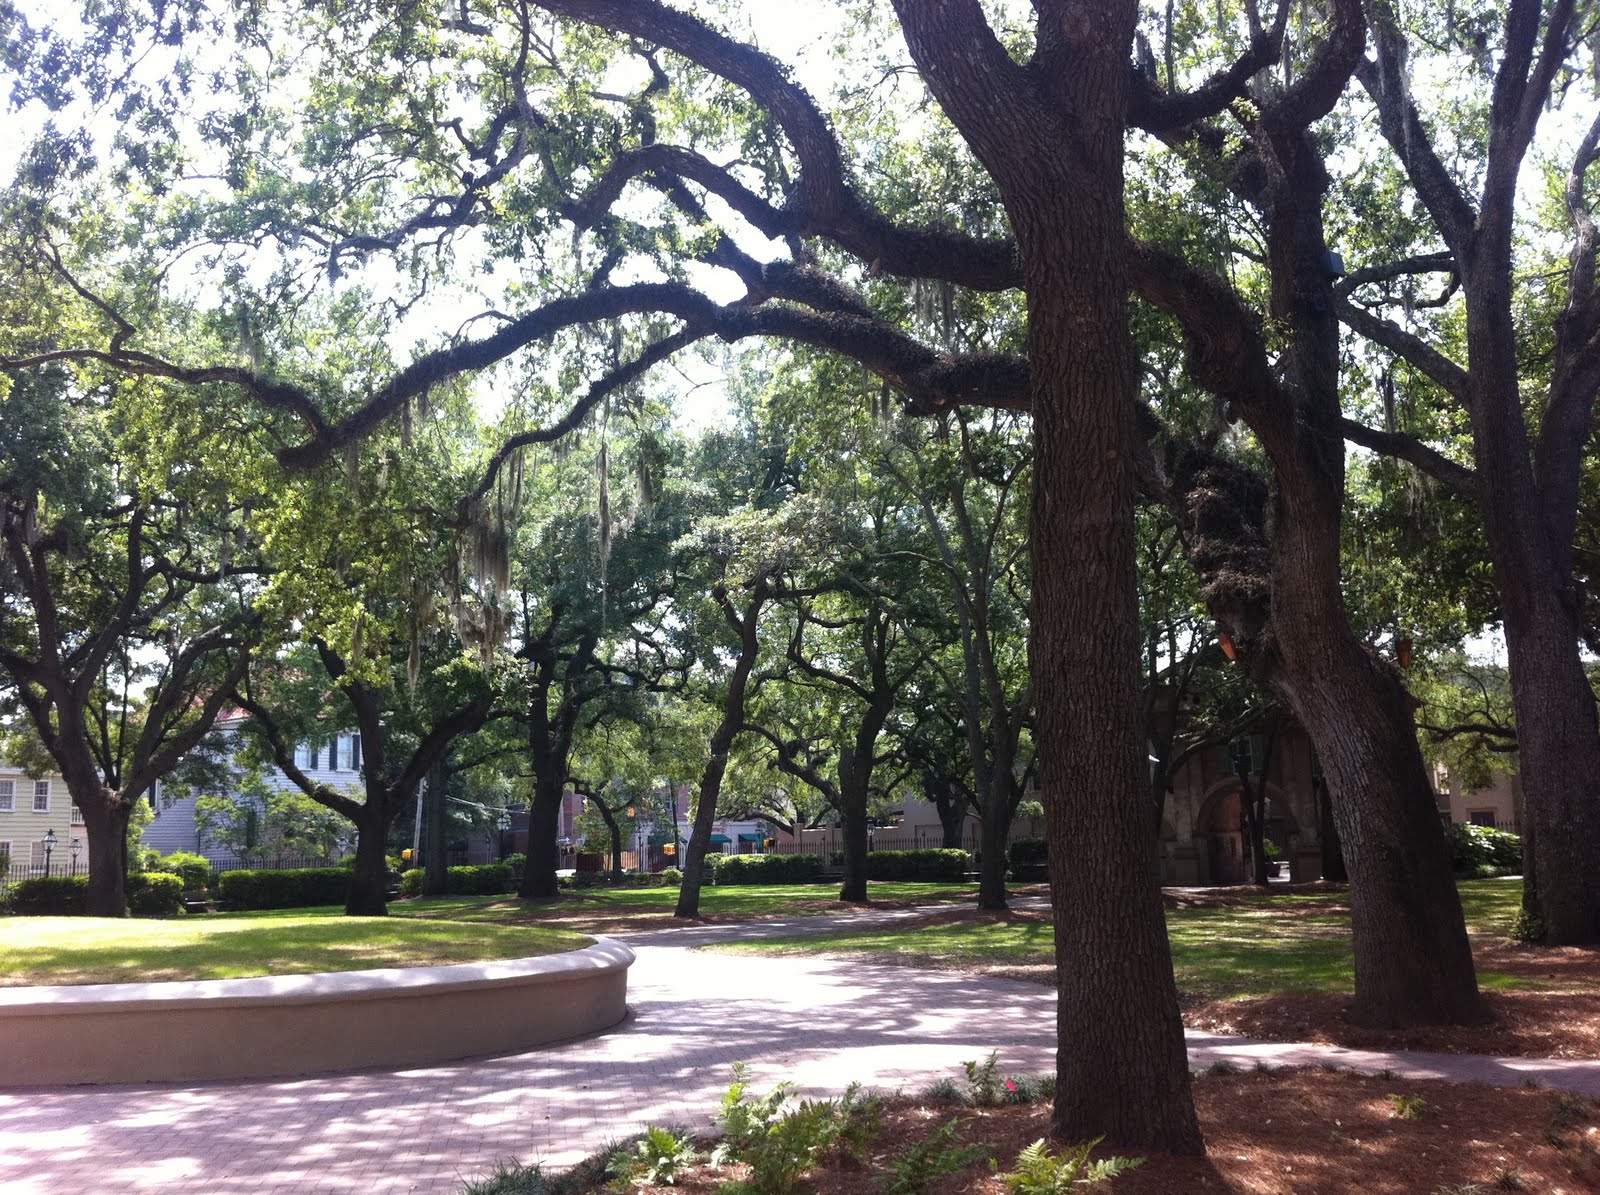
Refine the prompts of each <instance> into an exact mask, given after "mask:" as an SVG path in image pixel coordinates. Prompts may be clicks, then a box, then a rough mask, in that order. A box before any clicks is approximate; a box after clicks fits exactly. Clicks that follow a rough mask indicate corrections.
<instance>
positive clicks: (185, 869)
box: [152, 851, 211, 892]
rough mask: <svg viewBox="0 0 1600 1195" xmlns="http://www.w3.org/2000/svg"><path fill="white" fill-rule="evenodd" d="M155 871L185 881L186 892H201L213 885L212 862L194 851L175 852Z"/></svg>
mask: <svg viewBox="0 0 1600 1195" xmlns="http://www.w3.org/2000/svg"><path fill="white" fill-rule="evenodd" d="M152 870H154V871H165V872H170V873H171V874H173V875H175V876H177V877H178V878H179V879H180V880H182V881H183V890H184V891H185V892H199V891H201V890H202V889H204V888H205V887H206V885H208V884H209V883H211V860H210V859H207V858H206V857H205V856H204V855H197V854H195V853H194V852H193V851H173V852H172V854H170V855H166V856H164V857H163V858H161V859H160V860H159V861H157V863H156V864H155V866H154V868H153V869H152Z"/></svg>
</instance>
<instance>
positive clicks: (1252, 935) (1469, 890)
mask: <svg viewBox="0 0 1600 1195" xmlns="http://www.w3.org/2000/svg"><path fill="white" fill-rule="evenodd" d="M1459 887H1460V890H1461V898H1462V907H1463V909H1464V911H1465V913H1466V918H1467V926H1468V928H1469V929H1470V930H1472V931H1473V932H1474V933H1475V934H1482V935H1487V936H1491V937H1504V936H1506V935H1507V934H1508V932H1509V930H1510V926H1511V922H1512V920H1513V919H1514V918H1515V917H1516V913H1517V909H1518V908H1519V907H1520V902H1521V899H1522V888H1521V885H1519V884H1516V883H1507V882H1505V881H1501V880H1466V881H1462V882H1461V884H1460V885H1459ZM1328 903H1329V897H1328V896H1327V895H1324V894H1311V895H1307V894H1299V893H1296V894H1286V895H1282V896H1278V895H1274V894H1271V893H1264V894H1262V895H1261V896H1259V897H1248V898H1246V899H1244V900H1243V901H1242V902H1241V903H1240V904H1237V905H1232V906H1227V907H1223V908H1191V909H1172V910H1169V911H1168V913H1167V933H1168V936H1169V937H1170V939H1171V942H1172V963H1173V970H1174V972H1175V974H1176V976H1177V981H1178V988H1179V990H1180V991H1183V992H1185V993H1187V994H1189V995H1191V996H1193V997H1196V998H1199V999H1205V1000H1220V999H1234V998H1237V997H1243V996H1266V995H1273V994H1276V993H1281V992H1347V991H1349V990H1351V988H1352V987H1353V986H1354V983H1355V976H1354V971H1353V967H1352V958H1351V952H1350V917H1349V914H1348V913H1343V912H1318V911H1316V908H1317V906H1325V905H1327V904H1328ZM718 949H722V950H730V951H745V952H750V953H816V952H824V951H826V952H842V953H860V954H871V955H879V956H899V957H900V958H903V959H906V960H910V959H913V958H914V959H919V960H921V961H922V962H924V963H925V964H928V963H931V964H933V965H939V964H940V963H944V964H947V965H950V966H954V967H966V966H973V965H984V964H991V965H1002V966H1029V965H1034V966H1037V965H1048V964H1050V963H1052V962H1053V961H1054V953H1053V951H1054V934H1053V932H1052V930H1051V927H1050V925H1049V924H1048V923H1047V922H1034V921H998V920H997V921H974V922H965V923H960V924H955V925H934V926H922V927H896V928H888V929H876V930H865V931H859V932H857V931H845V932H841V933H837V934H825V935H820V936H815V937H806V938H788V939H784V938H777V939H769V940H766V941H763V942H760V943H741V944H738V945H729V946H725V947H718ZM1478 982H1479V983H1480V984H1481V985H1482V986H1483V987H1484V988H1486V989H1490V990H1496V989H1505V988H1515V987H1525V986H1530V984H1529V982H1528V981H1527V980H1523V979H1520V978H1517V977H1514V976H1509V975H1501V974H1497V973H1495V972H1492V971H1488V972H1485V971H1480V972H1479V974H1478Z"/></svg>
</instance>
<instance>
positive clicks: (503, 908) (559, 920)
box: [389, 881, 978, 925]
mask: <svg viewBox="0 0 1600 1195" xmlns="http://www.w3.org/2000/svg"><path fill="white" fill-rule="evenodd" d="M977 893H978V888H977V885H976V884H913V883H891V882H888V881H874V882H873V883H871V884H870V885H869V886H868V895H869V896H870V898H871V899H872V900H875V901H888V900H897V901H898V900H910V901H916V902H917V903H919V904H944V903H950V902H958V901H964V900H973V899H974V898H976V896H977ZM677 903H678V890H677V889H676V888H591V889H588V890H586V891H582V892H566V893H563V894H562V896H561V899H560V900H558V901H552V902H551V903H549V904H525V903H523V902H522V901H520V900H518V899H517V898H516V897H514V896H446V897H436V898H433V899H427V900H408V901H401V902H398V903H395V904H392V905H390V906H389V911H390V913H391V914H393V915H396V916H400V917H421V918H431V917H443V918H449V919H451V920H455V921H500V922H514V923H543V924H553V925H591V924H599V923H601V922H602V921H603V920H605V919H608V918H619V917H629V918H632V917H653V916H659V917H660V918H661V921H662V924H663V925H669V924H671V921H672V910H673V909H674V908H675V907H676V906H677ZM848 907H851V906H845V905H841V904H840V903H839V885H838V884H837V883H830V884H762V885H749V886H741V887H734V886H731V885H730V886H719V885H715V884H708V885H707V886H706V887H704V888H702V889H700V912H701V914H702V915H703V916H707V917H719V916H721V917H725V916H740V917H770V916H806V915H809V914H817V913H829V912H832V913H836V912H838V911H839V910H840V909H841V908H848Z"/></svg>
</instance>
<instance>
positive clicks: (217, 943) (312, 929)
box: [0, 913, 592, 987]
mask: <svg viewBox="0 0 1600 1195" xmlns="http://www.w3.org/2000/svg"><path fill="white" fill-rule="evenodd" d="M591 941H592V939H590V938H588V937H585V936H582V935H579V934H575V933H570V932H567V931H564V930H558V929H553V928H548V927H540V926H515V925H508V926H502V925H492V924H482V923H461V922H451V921H419V920H414V919H409V918H399V917H342V916H334V915H331V914H320V915H311V916H307V915H304V914H298V915H287V914H278V915H274V916H254V917H251V916H232V915H229V914H225V913H219V914H213V915H211V916H208V917H205V918H195V919H192V920H190V919H179V920H172V921H139V922H132V921H127V920H118V919H113V918H99V917H28V918H7V919H5V920H3V921H0V985H3V986H7V987H21V986H33V985H39V984H89V983H149V982H161V981H167V980H182V979H241V978H245V977H249V976H255V975H306V974H313V973H317V972H325V971H361V970H368V969H371V968H378V967H430V966H443V965H446V964H450V963H469V962H481V961H485V960H489V959H506V958H528V957H534V956H539V955H546V954H559V953H562V952H564V951H568V950H577V949H580V948H582V947H584V946H587V945H589V944H590V943H591Z"/></svg>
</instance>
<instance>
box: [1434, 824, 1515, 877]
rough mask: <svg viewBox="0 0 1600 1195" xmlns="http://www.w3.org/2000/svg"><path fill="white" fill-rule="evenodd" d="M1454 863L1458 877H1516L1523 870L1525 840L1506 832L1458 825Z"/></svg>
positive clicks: (1452, 837) (1452, 855)
mask: <svg viewBox="0 0 1600 1195" xmlns="http://www.w3.org/2000/svg"><path fill="white" fill-rule="evenodd" d="M1450 862H1451V864H1452V866H1453V867H1454V868H1455V870H1456V873H1457V874H1458V875H1472V876H1478V877H1483V878H1487V877H1489V876H1496V875H1514V874H1515V873H1517V872H1519V871H1521V870H1522V839H1520V838H1518V837H1517V836H1516V835H1515V834H1512V833H1509V832H1508V831H1505V830H1495V829H1491V828H1490V827H1489V826H1474V825H1471V824H1470V823H1465V822H1458V823H1456V824H1455V825H1453V826H1451V827H1450Z"/></svg>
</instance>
